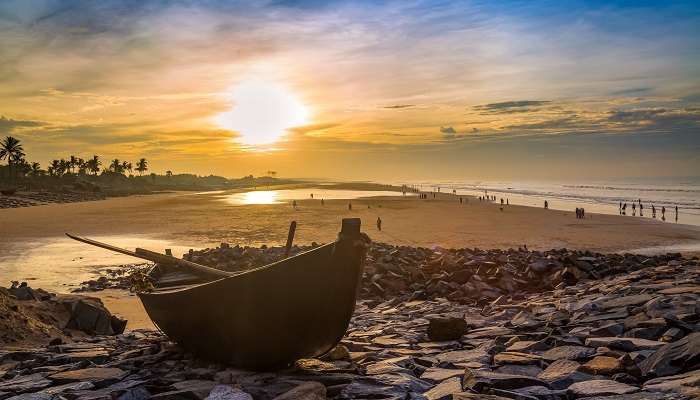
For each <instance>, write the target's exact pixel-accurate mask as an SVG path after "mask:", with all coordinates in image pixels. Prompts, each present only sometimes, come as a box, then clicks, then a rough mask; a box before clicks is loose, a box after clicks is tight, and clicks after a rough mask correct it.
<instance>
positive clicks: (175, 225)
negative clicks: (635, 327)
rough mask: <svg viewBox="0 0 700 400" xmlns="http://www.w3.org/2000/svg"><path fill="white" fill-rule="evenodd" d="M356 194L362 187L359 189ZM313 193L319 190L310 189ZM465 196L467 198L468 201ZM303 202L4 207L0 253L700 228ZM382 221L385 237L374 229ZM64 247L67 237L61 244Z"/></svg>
mask: <svg viewBox="0 0 700 400" xmlns="http://www.w3.org/2000/svg"><path fill="white" fill-rule="evenodd" d="M360 188H363V187H361V186H360ZM308 191H309V193H312V192H313V189H308ZM465 198H466V197H465ZM348 202H349V201H348V200H326V201H325V205H321V202H320V200H318V199H315V200H312V199H305V200H299V201H297V203H298V208H297V209H296V210H295V209H294V208H293V207H291V205H289V204H266V205H232V204H230V203H228V202H226V201H225V200H224V199H222V193H221V192H212V193H200V194H193V193H168V194H159V195H149V196H132V197H123V198H112V199H107V200H104V201H99V202H86V203H70V204H52V205H46V206H41V207H30V208H16V209H5V210H0V220H1V221H2V234H1V235H2V238H3V240H2V241H1V242H0V251H1V252H8V251H11V250H13V251H14V250H16V249H18V248H20V249H21V248H22V247H23V244H26V243H29V242H31V243H35V244H38V245H40V244H41V241H42V240H46V239H48V238H61V237H62V236H63V234H64V233H65V232H74V233H77V234H81V235H86V236H90V235H100V236H104V235H120V236H127V237H128V236H129V235H135V236H142V237H151V238H153V239H160V240H167V241H170V242H173V243H177V244H179V245H182V246H197V247H206V246H212V245H218V244H219V243H221V242H228V243H232V244H242V245H261V244H279V243H283V241H284V240H285V239H286V235H287V227H288V225H289V222H290V221H292V220H296V221H297V223H298V227H297V234H296V239H295V241H296V242H298V243H310V242H312V241H316V242H328V241H330V240H333V239H334V238H335V235H336V233H337V230H338V227H339V224H340V220H341V218H345V217H351V216H352V217H360V218H362V220H363V229H364V231H365V232H367V233H368V234H369V235H370V236H371V237H372V239H373V240H376V241H381V242H387V243H393V244H406V245H412V246H427V247H431V246H442V247H448V248H449V247H479V248H509V247H518V246H522V245H527V246H528V248H530V249H550V248H558V247H567V248H575V249H589V250H592V251H607V252H613V251H625V250H633V249H642V248H647V247H659V246H672V245H682V244H691V243H697V242H699V241H700V229H698V228H697V227H694V226H688V225H680V224H673V223H662V222H660V221H657V220H651V219H649V218H636V217H630V216H627V217H624V216H616V215H600V214H588V213H587V215H586V219H583V220H579V219H576V218H575V217H574V212H573V210H571V211H570V212H565V211H557V210H544V209H541V208H534V207H524V206H515V205H511V206H507V207H505V208H504V210H503V211H501V210H500V207H499V205H497V204H494V203H486V202H479V201H478V200H476V199H474V198H469V200H468V202H465V203H464V204H460V202H459V201H458V197H456V196H453V195H448V194H442V195H438V196H437V197H436V198H434V199H433V198H432V196H431V197H430V198H429V199H427V200H421V199H418V198H416V197H413V196H406V197H402V196H400V195H399V196H396V197H372V198H363V199H356V200H352V201H351V202H352V204H353V209H352V210H348ZM377 217H381V219H382V221H383V225H382V226H383V230H382V231H381V232H379V231H378V230H377V228H376V226H375V221H376V219H377ZM65 240H68V239H65Z"/></svg>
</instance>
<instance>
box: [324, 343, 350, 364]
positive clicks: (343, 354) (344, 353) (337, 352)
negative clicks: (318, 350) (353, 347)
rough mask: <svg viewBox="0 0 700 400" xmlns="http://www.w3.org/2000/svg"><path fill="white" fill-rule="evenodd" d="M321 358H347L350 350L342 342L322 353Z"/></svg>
mask: <svg viewBox="0 0 700 400" xmlns="http://www.w3.org/2000/svg"><path fill="white" fill-rule="evenodd" d="M321 359H322V360H324V361H339V360H349V359H350V351H348V348H347V347H345V346H343V345H342V344H339V345H337V346H335V347H334V348H333V349H332V350H331V351H329V352H328V353H326V354H324V355H323V357H321Z"/></svg>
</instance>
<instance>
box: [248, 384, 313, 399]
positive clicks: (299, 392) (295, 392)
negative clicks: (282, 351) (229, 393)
mask: <svg viewBox="0 0 700 400" xmlns="http://www.w3.org/2000/svg"><path fill="white" fill-rule="evenodd" d="M241 400H243V399H241ZM273 400H326V387H325V386H324V385H323V384H321V383H318V382H305V383H302V384H301V385H299V386H297V387H295V388H294V389H292V390H290V391H288V392H286V393H283V394H281V395H279V396H277V397H275V398H274V399H273Z"/></svg>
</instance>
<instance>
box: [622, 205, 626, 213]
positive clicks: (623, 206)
mask: <svg viewBox="0 0 700 400" xmlns="http://www.w3.org/2000/svg"><path fill="white" fill-rule="evenodd" d="M622 215H627V203H625V204H623V205H622Z"/></svg>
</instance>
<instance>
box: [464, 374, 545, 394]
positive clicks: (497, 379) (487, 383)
mask: <svg viewBox="0 0 700 400" xmlns="http://www.w3.org/2000/svg"><path fill="white" fill-rule="evenodd" d="M526 386H545V387H549V384H548V383H547V382H545V381H543V380H540V379H537V378H533V377H531V376H523V375H509V374H499V373H497V372H491V371H483V370H473V369H467V371H466V372H465V373H464V381H463V387H464V388H465V389H471V390H474V391H477V392H483V391H484V390H486V389H488V388H494V389H518V388H523V387H526Z"/></svg>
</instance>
